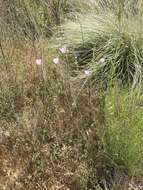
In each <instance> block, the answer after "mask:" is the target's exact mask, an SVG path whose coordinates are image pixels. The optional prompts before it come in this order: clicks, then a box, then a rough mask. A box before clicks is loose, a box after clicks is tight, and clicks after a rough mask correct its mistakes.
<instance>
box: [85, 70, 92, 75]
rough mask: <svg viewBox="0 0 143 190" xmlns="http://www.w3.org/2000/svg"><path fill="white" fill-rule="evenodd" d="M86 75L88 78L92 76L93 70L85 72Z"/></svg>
mask: <svg viewBox="0 0 143 190" xmlns="http://www.w3.org/2000/svg"><path fill="white" fill-rule="evenodd" d="M84 74H85V75H86V76H90V75H91V74H92V71H91V70H85V71H84Z"/></svg>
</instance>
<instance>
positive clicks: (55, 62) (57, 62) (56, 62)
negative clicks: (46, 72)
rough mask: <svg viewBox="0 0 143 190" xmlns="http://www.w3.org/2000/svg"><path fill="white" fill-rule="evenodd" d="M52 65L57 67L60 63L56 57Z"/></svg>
mask: <svg viewBox="0 0 143 190" xmlns="http://www.w3.org/2000/svg"><path fill="white" fill-rule="evenodd" d="M53 63H54V64H56V65H58V64H60V63H61V62H60V59H59V58H58V57H56V58H54V59H53Z"/></svg>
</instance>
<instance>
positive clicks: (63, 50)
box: [59, 46, 69, 54]
mask: <svg viewBox="0 0 143 190" xmlns="http://www.w3.org/2000/svg"><path fill="white" fill-rule="evenodd" d="M59 50H60V52H61V53H63V54H65V53H68V52H69V50H68V49H67V47H66V46H63V47H61V48H59Z"/></svg>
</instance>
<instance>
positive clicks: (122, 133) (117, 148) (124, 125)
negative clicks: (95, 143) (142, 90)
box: [104, 87, 143, 176]
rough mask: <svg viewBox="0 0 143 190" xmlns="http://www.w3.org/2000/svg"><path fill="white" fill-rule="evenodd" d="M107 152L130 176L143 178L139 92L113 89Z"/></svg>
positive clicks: (142, 98)
mask: <svg viewBox="0 0 143 190" xmlns="http://www.w3.org/2000/svg"><path fill="white" fill-rule="evenodd" d="M105 114H106V129H105V137H104V143H105V144H104V145H105V149H106V151H107V152H108V155H109V157H110V158H112V159H113V160H114V162H115V164H117V165H118V166H120V167H125V168H126V169H127V170H128V171H129V173H130V174H131V175H138V176H139V175H142V174H143V173H142V168H143V161H142V157H143V138H142V133H143V96H142V95H141V94H138V91H137V92H135V91H134V92H132V93H131V92H129V91H128V90H122V91H121V90H120V89H119V88H118V87H116V88H114V89H112V90H111V91H110V92H109V93H108V95H107V97H106V105H105Z"/></svg>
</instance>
